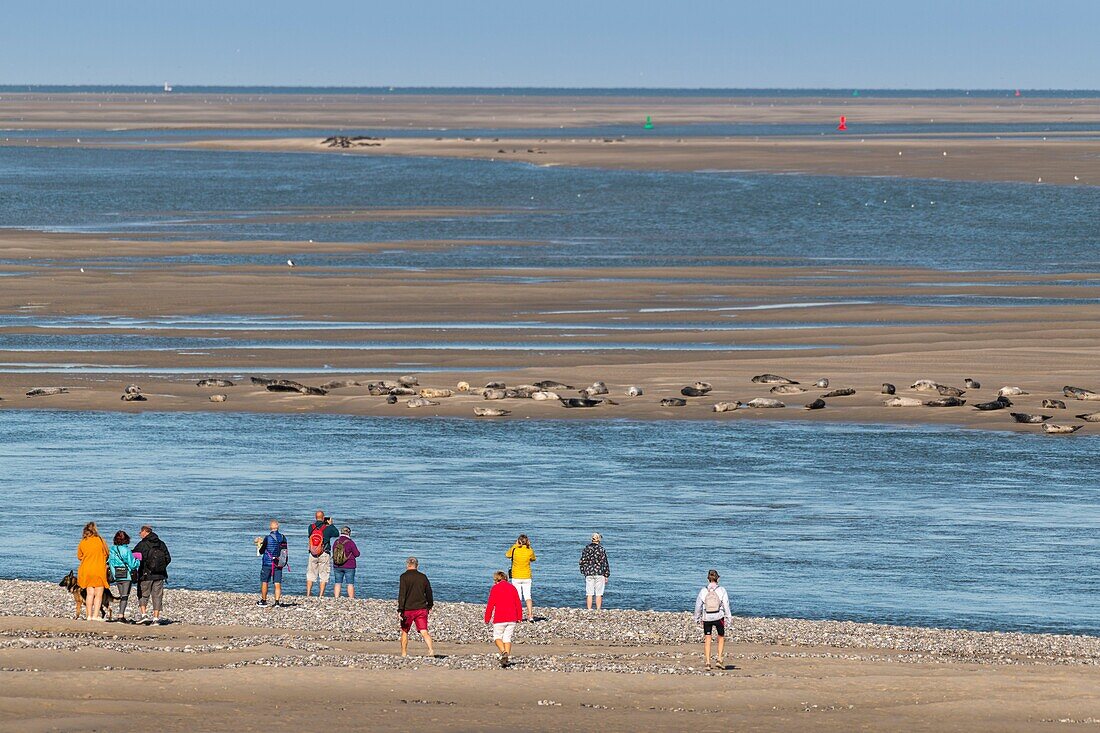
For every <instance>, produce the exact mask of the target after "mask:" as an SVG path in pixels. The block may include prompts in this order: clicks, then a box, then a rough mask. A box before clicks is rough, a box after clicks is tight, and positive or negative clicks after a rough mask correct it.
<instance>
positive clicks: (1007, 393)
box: [997, 387, 1029, 397]
mask: <svg viewBox="0 0 1100 733" xmlns="http://www.w3.org/2000/svg"><path fill="white" fill-rule="evenodd" d="M1025 394H1029V393H1028V392H1025V391H1024V390H1022V389H1020V388H1019V387H1001V388H1000V389H999V390H997V396H998V397H1019V396H1020V395H1025Z"/></svg>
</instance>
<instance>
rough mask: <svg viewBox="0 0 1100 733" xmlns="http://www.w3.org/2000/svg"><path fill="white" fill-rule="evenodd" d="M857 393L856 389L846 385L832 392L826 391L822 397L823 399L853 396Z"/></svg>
mask: <svg viewBox="0 0 1100 733" xmlns="http://www.w3.org/2000/svg"><path fill="white" fill-rule="evenodd" d="M855 393H856V391H855V390H854V389H852V388H851V387H844V388H842V389H834V390H833V391H832V392H826V393H825V394H823V395H821V397H822V399H825V398H829V397H851V396H852V395H854V394H855Z"/></svg>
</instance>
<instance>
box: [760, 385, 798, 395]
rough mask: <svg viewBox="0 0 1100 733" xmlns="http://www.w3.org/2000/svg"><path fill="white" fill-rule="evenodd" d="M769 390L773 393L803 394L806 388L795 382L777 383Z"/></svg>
mask: <svg viewBox="0 0 1100 733" xmlns="http://www.w3.org/2000/svg"><path fill="white" fill-rule="evenodd" d="M768 391H769V392H771V393H772V394H802V393H803V392H805V391H806V390H804V389H802V388H801V387H796V386H795V385H793V384H777V385H776V386H774V387H772V388H771V389H769V390H768Z"/></svg>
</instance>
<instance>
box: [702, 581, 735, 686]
mask: <svg viewBox="0 0 1100 733" xmlns="http://www.w3.org/2000/svg"><path fill="white" fill-rule="evenodd" d="M732 620H733V614H732V613H730V597H729V595H728V594H727V593H726V589H725V588H723V587H722V586H720V585H718V571H717V570H709V571H707V584H706V585H705V586H703V588H701V589H700V590H699V595H698V596H696V597H695V623H698V624H702V625H703V659H704V661H705V663H706V666H707V669H711V663H710V637H711V634H712V633H714V634H717V635H718V657H717V658H716V660H715V662H716V664H715V666H717V667H718V668H720V669H724V668H725V663H724V662H723V661H722V654H723V652H724V651H725V647H726V622H727V621H732Z"/></svg>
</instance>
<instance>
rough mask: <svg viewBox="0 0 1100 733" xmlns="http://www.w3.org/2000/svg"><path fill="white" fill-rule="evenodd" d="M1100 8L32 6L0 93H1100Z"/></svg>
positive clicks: (24, 10)
mask: <svg viewBox="0 0 1100 733" xmlns="http://www.w3.org/2000/svg"><path fill="white" fill-rule="evenodd" d="M1097 29H1100V1H1098V0H1046V2H1037V1H1036V2H1018V1H1017V0H1001V1H999V2H992V1H987V0H954V1H953V2H946V1H944V0H925V1H923V2H893V1H891V0H879V1H878V2H867V1H865V0H834V1H833V2H828V1H826V0H821V1H818V2H806V1H798V0H792V1H790V2H782V1H779V0H757V1H756V2H740V1H739V0H737V1H735V0H731V1H729V2H646V1H644V0H636V1H635V2H626V1H624V0H589V2H575V1H574V0H554V1H553V2H541V3H537V4H536V3H528V2H524V1H523V0H513V1H511V2H500V1H497V0H489V1H483V2H478V1H477V0H472V1H467V2H459V1H458V0H452V1H450V2H442V1H439V0H403V1H402V2H393V1H392V0H387V1H384V2H344V1H343V0H332V1H330V2H289V1H287V0H264V1H263V2H251V1H249V2H246V1H237V0H221V2H210V1H208V0H175V2H161V1H160V0H144V1H143V2H132V1H129V0H106V1H103V2H93V1H92V0H80V1H79V2H76V1H68V2H58V1H56V0H34V1H33V2H19V3H14V2H13V3H11V4H7V6H6V7H5V8H4V22H3V25H2V26H0V84H160V83H161V82H163V81H166V80H167V81H171V82H173V83H174V84H177V85H179V86H185V85H187V84H214V85H245V84H257V85H336V86H378V85H395V86H597V87H599V86H605V87H606V86H652V87H836V88H864V89H869V88H876V87H877V88H942V87H951V88H1065V89H1072V88H1078V89H1080V88H1088V89H1095V88H1097V87H1100V74H1098V72H1100V43H1097V41H1096V38H1095V36H1096V33H1097Z"/></svg>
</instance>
